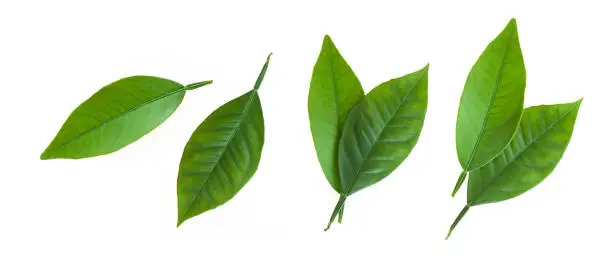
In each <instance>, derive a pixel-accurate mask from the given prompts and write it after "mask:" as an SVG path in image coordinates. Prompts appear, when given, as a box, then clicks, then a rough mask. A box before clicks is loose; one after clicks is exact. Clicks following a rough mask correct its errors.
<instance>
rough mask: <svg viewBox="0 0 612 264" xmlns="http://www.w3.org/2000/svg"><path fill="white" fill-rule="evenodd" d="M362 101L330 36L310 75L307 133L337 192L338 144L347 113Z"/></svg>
mask: <svg viewBox="0 0 612 264" xmlns="http://www.w3.org/2000/svg"><path fill="white" fill-rule="evenodd" d="M361 98H363V89H362V88H361V84H360V83H359V80H358V79H357V76H355V73H353V71H352V70H351V68H350V67H349V65H348V64H347V63H346V61H344V59H343V58H342V56H341V55H340V52H339V51H338V50H337V49H336V46H335V45H334V43H333V42H332V40H331V38H330V37H329V36H325V39H324V40H323V46H322V47H321V53H320V54H319V58H318V60H317V63H316V64H315V67H314V70H313V72H312V79H311V81H310V92H309V94H308V114H309V117H310V130H311V131H312V138H313V140H314V144H315V149H316V151H317V156H318V158H319V163H320V164H321V167H322V169H323V172H324V173H325V177H327V180H328V181H329V184H330V185H331V186H332V187H333V188H334V189H335V190H336V191H338V192H340V180H339V177H340V176H339V173H338V141H339V140H340V133H341V130H342V126H343V125H344V120H345V119H346V116H347V115H348V113H349V111H350V109H351V108H352V107H353V106H354V105H355V104H356V103H357V102H358V101H359V100H360V99H361Z"/></svg>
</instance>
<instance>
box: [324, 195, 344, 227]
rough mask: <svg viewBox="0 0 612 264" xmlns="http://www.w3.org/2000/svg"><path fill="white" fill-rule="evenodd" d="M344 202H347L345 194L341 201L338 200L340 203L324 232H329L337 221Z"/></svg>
mask: <svg viewBox="0 0 612 264" xmlns="http://www.w3.org/2000/svg"><path fill="white" fill-rule="evenodd" d="M344 201H346V196H345V195H344V194H340V199H338V203H337V204H336V207H335V208H334V212H333V213H332V215H331V217H330V218H329V223H328V224H327V227H326V228H325V229H324V230H323V231H327V230H329V228H330V227H331V225H332V223H333V222H334V220H336V216H338V213H340V210H341V208H342V207H344Z"/></svg>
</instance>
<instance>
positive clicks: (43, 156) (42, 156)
mask: <svg viewBox="0 0 612 264" xmlns="http://www.w3.org/2000/svg"><path fill="white" fill-rule="evenodd" d="M53 158H54V157H53V155H52V154H51V153H49V149H45V151H43V153H41V154H40V160H50V159H53Z"/></svg>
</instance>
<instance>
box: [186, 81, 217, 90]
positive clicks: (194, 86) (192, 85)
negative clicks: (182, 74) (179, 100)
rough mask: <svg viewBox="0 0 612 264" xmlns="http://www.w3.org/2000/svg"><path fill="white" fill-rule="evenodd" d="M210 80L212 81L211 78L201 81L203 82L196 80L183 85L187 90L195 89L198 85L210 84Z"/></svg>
mask: <svg viewBox="0 0 612 264" xmlns="http://www.w3.org/2000/svg"><path fill="white" fill-rule="evenodd" d="M212 82H213V81H212V80H209V81H203V82H196V83H192V84H188V85H185V89H187V90H195V89H198V88H200V87H202V86H204V85H208V84H211V83H212Z"/></svg>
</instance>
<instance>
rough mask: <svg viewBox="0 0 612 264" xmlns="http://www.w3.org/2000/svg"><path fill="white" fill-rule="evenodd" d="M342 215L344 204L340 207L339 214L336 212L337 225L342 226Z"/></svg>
mask: <svg viewBox="0 0 612 264" xmlns="http://www.w3.org/2000/svg"><path fill="white" fill-rule="evenodd" d="M343 215H344V204H343V205H342V207H340V212H338V224H342V216H343Z"/></svg>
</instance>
